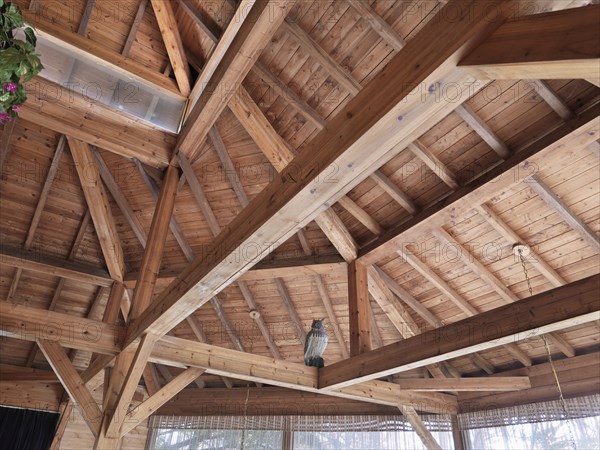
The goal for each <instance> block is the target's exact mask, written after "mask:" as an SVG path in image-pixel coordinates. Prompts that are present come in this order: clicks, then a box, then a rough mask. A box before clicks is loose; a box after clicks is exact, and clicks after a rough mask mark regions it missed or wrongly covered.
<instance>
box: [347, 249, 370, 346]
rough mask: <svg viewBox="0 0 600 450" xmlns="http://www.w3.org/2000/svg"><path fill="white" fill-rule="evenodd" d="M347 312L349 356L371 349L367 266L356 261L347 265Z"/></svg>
mask: <svg viewBox="0 0 600 450" xmlns="http://www.w3.org/2000/svg"><path fill="white" fill-rule="evenodd" d="M348 313H349V315H350V356H356V355H358V354H360V353H364V352H368V351H369V350H371V322H370V320H369V289H368V284H367V268H366V267H365V266H364V265H363V264H361V263H360V262H358V261H353V262H351V263H350V264H349V265H348Z"/></svg>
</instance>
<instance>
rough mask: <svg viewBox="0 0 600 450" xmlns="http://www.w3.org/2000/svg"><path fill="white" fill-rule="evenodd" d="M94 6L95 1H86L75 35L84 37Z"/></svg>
mask: <svg viewBox="0 0 600 450" xmlns="http://www.w3.org/2000/svg"><path fill="white" fill-rule="evenodd" d="M95 6H96V0H87V1H86V3H85V7H84V8H83V16H82V17H81V20H80V21H79V27H78V28H77V34H80V35H81V36H85V33H86V32H87V29H88V26H89V24H90V19H91V18H92V12H93V11H94V7H95Z"/></svg>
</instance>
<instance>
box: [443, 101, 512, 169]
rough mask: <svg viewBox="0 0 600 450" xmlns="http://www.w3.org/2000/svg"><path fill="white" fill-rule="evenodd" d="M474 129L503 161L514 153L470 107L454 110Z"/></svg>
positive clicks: (463, 105)
mask: <svg viewBox="0 0 600 450" xmlns="http://www.w3.org/2000/svg"><path fill="white" fill-rule="evenodd" d="M454 111H455V112H456V113H457V114H458V115H459V116H460V117H461V118H462V119H463V120H464V121H465V122H466V123H467V124H468V125H469V126H470V127H471V128H472V129H473V131H474V132H475V133H476V134H478V135H479V137H481V139H483V140H484V141H485V142H486V143H487V144H488V145H489V146H490V147H491V148H492V150H494V151H495V152H496V153H497V154H498V156H500V158H502V159H506V158H508V157H509V156H510V155H511V154H512V152H511V151H510V149H509V148H508V147H507V146H506V144H505V143H504V142H503V141H502V139H500V138H499V137H498V135H497V134H496V133H494V131H493V130H492V129H491V128H490V126H489V125H488V124H487V123H485V122H484V121H483V120H482V119H481V117H479V116H478V115H477V113H475V111H473V110H472V109H471V108H470V107H469V106H468V105H466V104H462V105H459V106H458V107H457V108H456V109H455V110H454Z"/></svg>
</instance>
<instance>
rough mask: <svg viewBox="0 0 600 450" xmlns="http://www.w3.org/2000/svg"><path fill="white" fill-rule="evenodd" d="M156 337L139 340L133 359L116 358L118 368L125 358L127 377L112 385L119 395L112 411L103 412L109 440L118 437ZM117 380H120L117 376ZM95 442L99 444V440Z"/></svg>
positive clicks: (150, 336) (105, 432)
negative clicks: (117, 389)
mask: <svg viewBox="0 0 600 450" xmlns="http://www.w3.org/2000/svg"><path fill="white" fill-rule="evenodd" d="M156 339H157V336H155V335H152V334H146V335H144V337H143V338H142V339H141V340H140V343H139V345H138V347H137V349H136V351H135V354H134V355H133V358H129V355H128V354H127V353H121V354H120V355H119V356H117V360H116V361H115V367H117V366H119V364H120V361H119V360H120V359H121V358H123V357H124V358H125V359H126V360H125V361H124V362H123V367H124V368H125V369H126V370H127V375H126V376H125V377H124V378H123V379H122V381H121V380H118V381H121V382H120V383H118V384H117V382H115V383H114V386H115V387H117V388H119V394H118V396H117V399H116V403H115V406H114V411H113V410H112V408H107V409H106V410H105V411H104V418H103V422H104V430H103V433H104V434H105V436H106V437H108V438H109V439H114V438H116V437H119V434H118V433H119V429H120V428H121V426H122V425H123V420H125V416H126V414H127V411H128V410H129V405H130V403H131V400H132V399H133V394H135V390H136V389H137V386H138V383H139V381H140V379H141V378H142V373H143V371H144V368H145V367H146V362H147V361H148V358H149V357H150V353H151V352H152V348H153V347H154V344H155V343H156ZM114 372H115V370H113V374H112V375H111V385H113V377H115V373H114ZM117 378H122V377H120V376H119V375H117ZM97 442H101V440H100V439H98V440H97ZM100 448H102V447H100Z"/></svg>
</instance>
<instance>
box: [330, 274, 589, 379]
mask: <svg viewBox="0 0 600 450" xmlns="http://www.w3.org/2000/svg"><path fill="white" fill-rule="evenodd" d="M599 295H600V276H598V275H595V276H592V277H589V278H585V279H583V280H580V281H576V282H574V283H571V284H569V285H567V286H565V287H560V288H556V289H553V290H551V291H548V292H543V293H541V294H538V295H535V296H533V297H530V298H527V299H524V300H519V301H518V302H514V303H511V304H510V305H505V306H502V307H500V308H496V309H493V310H490V311H487V312H484V313H481V314H478V315H477V316H474V317H470V318H468V319H464V320H461V321H459V322H455V323H453V324H450V325H445V326H443V327H440V328H438V329H437V330H431V331H426V332H424V333H422V334H420V335H417V336H415V337H412V338H409V339H405V340H403V341H400V342H398V343H395V344H391V345H387V346H385V347H382V348H379V349H376V350H373V351H371V352H369V353H364V354H362V355H358V356H355V357H353V358H350V359H347V360H344V361H340V362H337V363H334V364H332V365H330V366H327V367H325V368H323V369H321V370H320V372H319V387H320V388H327V389H339V388H342V387H344V386H349V385H352V384H357V383H361V382H364V381H368V380H373V379H376V378H380V377H382V376H387V375H391V374H394V373H398V372H402V371H405V370H409V369H414V368H417V367H422V366H424V365H427V364H431V363H436V362H440V361H445V360H448V359H451V358H456V357H458V356H462V355H468V354H470V353H473V352H476V351H480V350H485V349H488V348H494V347H498V346H500V345H504V344H507V343H513V342H516V341H519V340H523V339H527V338H530V337H535V336H540V335H541V334H543V333H549V332H552V331H557V330H560V329H564V328H567V327H571V326H576V325H580V324H583V323H587V322H591V321H594V320H598V319H599V318H600V314H599V311H600V303H599V302H598V298H599ZM449 336H452V338H451V339H450V338H449Z"/></svg>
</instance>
